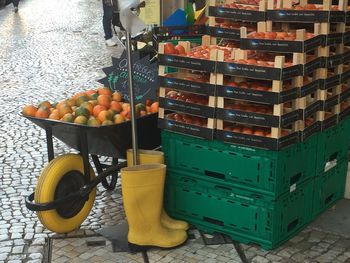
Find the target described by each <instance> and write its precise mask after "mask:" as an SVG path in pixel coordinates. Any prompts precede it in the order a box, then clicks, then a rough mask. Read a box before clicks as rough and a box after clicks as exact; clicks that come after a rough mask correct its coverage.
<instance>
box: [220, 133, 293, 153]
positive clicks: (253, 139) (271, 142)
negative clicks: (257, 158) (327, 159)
mask: <svg viewBox="0 0 350 263" xmlns="http://www.w3.org/2000/svg"><path fill="white" fill-rule="evenodd" d="M216 139H218V140H221V141H224V142H227V143H232V144H239V145H245V146H252V147H257V148H262V149H267V150H272V151H278V150H281V149H282V148H285V147H287V146H289V145H292V144H294V143H297V142H299V133H298V132H294V133H292V134H290V135H288V136H284V137H282V138H279V139H274V138H269V137H262V136H256V135H249V134H242V133H235V132H231V131H224V130H217V131H216Z"/></svg>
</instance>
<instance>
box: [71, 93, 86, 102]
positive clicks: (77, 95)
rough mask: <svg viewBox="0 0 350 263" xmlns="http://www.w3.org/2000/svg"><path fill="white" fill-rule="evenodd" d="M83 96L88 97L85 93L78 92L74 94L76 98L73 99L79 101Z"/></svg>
mask: <svg viewBox="0 0 350 263" xmlns="http://www.w3.org/2000/svg"><path fill="white" fill-rule="evenodd" d="M81 96H86V93H85V92H78V93H76V94H74V96H73V97H72V99H73V100H77V99H78V98H79V97H81Z"/></svg>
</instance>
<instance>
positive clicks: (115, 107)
mask: <svg viewBox="0 0 350 263" xmlns="http://www.w3.org/2000/svg"><path fill="white" fill-rule="evenodd" d="M110 108H111V109H112V110H114V111H116V112H118V113H119V112H121V111H122V110H123V108H122V105H121V104H120V102H117V101H112V102H111V105H110Z"/></svg>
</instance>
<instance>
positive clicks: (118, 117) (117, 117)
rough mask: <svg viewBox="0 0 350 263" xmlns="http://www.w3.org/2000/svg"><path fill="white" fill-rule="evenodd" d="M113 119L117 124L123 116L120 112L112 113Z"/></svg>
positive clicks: (121, 120)
mask: <svg viewBox="0 0 350 263" xmlns="http://www.w3.org/2000/svg"><path fill="white" fill-rule="evenodd" d="M113 121H114V123H115V124H119V123H122V122H124V121H125V119H124V117H123V116H122V115H120V114H116V115H114V118H113Z"/></svg>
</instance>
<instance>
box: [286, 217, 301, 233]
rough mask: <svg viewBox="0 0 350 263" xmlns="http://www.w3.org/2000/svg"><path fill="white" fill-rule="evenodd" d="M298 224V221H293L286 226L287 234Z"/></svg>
mask: <svg viewBox="0 0 350 263" xmlns="http://www.w3.org/2000/svg"><path fill="white" fill-rule="evenodd" d="M298 223H299V219H295V220H294V221H293V222H291V223H289V225H288V232H290V231H291V230H293V229H294V228H295V227H296V226H297V225H298Z"/></svg>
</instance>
